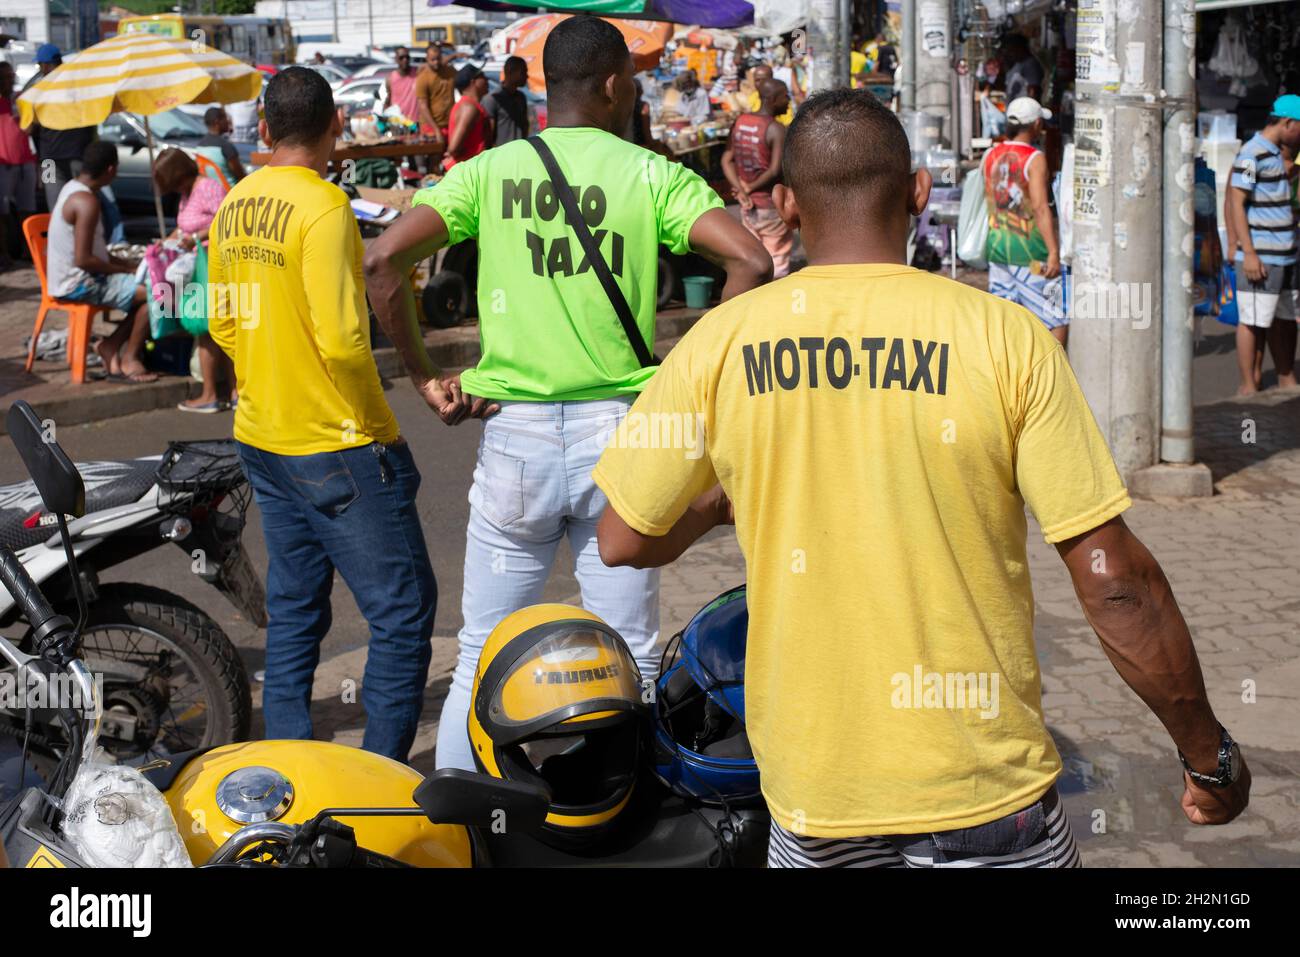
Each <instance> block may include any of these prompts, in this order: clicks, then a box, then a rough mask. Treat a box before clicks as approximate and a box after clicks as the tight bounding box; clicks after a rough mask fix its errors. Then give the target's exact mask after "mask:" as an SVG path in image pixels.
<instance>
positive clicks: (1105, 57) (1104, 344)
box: [1069, 0, 1209, 495]
mask: <svg viewBox="0 0 1300 957" xmlns="http://www.w3.org/2000/svg"><path fill="white" fill-rule="evenodd" d="M1166 6H1168V8H1169V9H1170V10H1171V11H1173V10H1182V9H1184V8H1185V3H1184V0H1079V10H1078V22H1077V37H1078V48H1077V54H1078V61H1077V70H1076V72H1077V80H1076V95H1077V101H1076V108H1075V120H1074V140H1075V165H1074V183H1073V190H1074V262H1073V282H1072V293H1071V298H1070V305H1069V310H1070V363H1071V365H1072V366H1073V368H1074V372H1075V375H1076V376H1077V377H1078V379H1079V384H1080V385H1081V386H1082V388H1083V391H1084V394H1085V396H1087V399H1088V404H1089V405H1090V406H1091V407H1092V411H1093V414H1094V415H1095V416H1096V418H1097V423H1098V425H1100V426H1101V430H1102V434H1103V435H1104V436H1105V437H1106V441H1107V443H1108V444H1109V445H1110V449H1111V452H1112V453H1113V454H1114V456H1115V461H1116V464H1117V465H1118V466H1119V469H1120V472H1121V474H1122V475H1123V476H1124V479H1125V481H1126V482H1128V483H1129V484H1130V487H1131V488H1133V489H1134V490H1135V491H1137V492H1139V493H1145V494H1166V495H1172V494H1183V495H1188V494H1208V493H1209V473H1208V471H1207V470H1204V469H1195V468H1176V467H1172V466H1167V467H1160V468H1157V467H1156V466H1157V465H1158V463H1159V461H1160V457H1161V456H1160V451H1161V422H1162V386H1163V385H1164V384H1165V382H1166V376H1165V375H1164V372H1165V370H1164V369H1163V368H1162V356H1163V353H1164V350H1163V346H1164V342H1165V340H1166V333H1167V332H1169V333H1170V334H1169V335H1168V341H1169V342H1170V347H1171V351H1170V354H1169V356H1168V357H1167V358H1168V360H1169V362H1170V363H1171V366H1170V370H1169V371H1170V376H1169V377H1168V378H1169V380H1170V382H1169V385H1170V389H1169V394H1170V397H1171V400H1172V399H1176V400H1177V402H1178V403H1179V411H1178V412H1177V414H1176V415H1174V416H1173V418H1172V419H1171V420H1170V423H1169V424H1170V428H1171V431H1170V434H1169V438H1170V439H1171V440H1173V447H1174V448H1175V449H1176V451H1177V454H1178V455H1180V456H1181V457H1183V459H1184V460H1186V459H1190V448H1189V447H1188V445H1187V443H1189V442H1190V431H1191V420H1190V419H1191V417H1190V378H1191V345H1190V330H1188V333H1187V336H1186V337H1184V336H1183V335H1182V334H1181V333H1178V332H1177V331H1176V330H1177V327H1178V326H1179V325H1181V324H1184V323H1185V322H1186V319H1185V318H1184V317H1183V315H1182V305H1183V303H1185V302H1188V300H1186V299H1184V298H1183V294H1182V293H1180V294H1179V297H1178V301H1177V302H1174V301H1171V302H1170V303H1169V306H1170V311H1171V316H1170V319H1169V321H1168V322H1166V320H1165V318H1164V315H1165V313H1164V309H1163V305H1164V296H1165V290H1166V289H1167V288H1172V287H1173V286H1175V285H1177V286H1181V285H1182V284H1183V283H1190V279H1191V277H1190V273H1191V266H1190V255H1191V240H1190V237H1191V234H1192V229H1193V227H1192V220H1191V211H1190V206H1188V207H1186V208H1184V207H1183V206H1182V205H1181V203H1179V202H1178V200H1179V199H1181V198H1182V197H1183V196H1186V195H1187V193H1186V190H1187V189H1190V185H1191V183H1190V180H1191V172H1190V168H1187V169H1184V166H1185V164H1184V162H1183V161H1182V157H1183V156H1185V155H1187V156H1189V155H1190V150H1191V129H1190V125H1188V126H1187V127H1186V129H1183V128H1182V123H1181V122H1180V121H1179V116H1180V115H1186V114H1185V113H1181V110H1180V111H1178V112H1175V113H1174V114H1173V116H1172V118H1171V119H1170V120H1169V122H1170V123H1171V124H1173V125H1172V126H1170V132H1171V135H1173V136H1175V137H1176V138H1177V139H1176V142H1172V143H1170V144H1169V147H1170V149H1171V150H1173V151H1174V152H1173V153H1172V154H1167V153H1166V143H1165V130H1166V119H1165V116H1164V108H1165V102H1166V100H1165V95H1164V80H1165V78H1166V70H1165V61H1164V54H1165V50H1164V43H1163V33H1164V29H1165V17H1166V9H1165V8H1166ZM1177 19H1178V20H1179V27H1178V36H1179V47H1180V48H1179V50H1178V51H1176V52H1178V53H1180V54H1181V56H1182V57H1183V59H1179V60H1177V63H1179V64H1181V66H1179V67H1177V69H1178V70H1186V69H1187V66H1186V59H1185V57H1187V56H1188V52H1187V51H1186V49H1184V48H1182V46H1181V44H1182V39H1181V37H1182V31H1183V30H1185V29H1188V24H1187V23H1186V22H1185V21H1184V20H1183V19H1182V17H1181V15H1179V16H1178V18H1177ZM1181 106H1182V109H1186V108H1187V104H1185V103H1184V104H1181ZM1167 162H1169V165H1170V167H1172V176H1171V186H1175V188H1177V187H1176V185H1175V184H1176V183H1177V182H1178V180H1180V179H1182V180H1183V182H1184V186H1183V191H1181V192H1176V193H1174V194H1173V195H1172V196H1171V199H1173V200H1174V201H1175V202H1174V205H1173V206H1172V207H1171V206H1169V205H1167V204H1166V203H1165V196H1164V194H1163V189H1162V179H1163V178H1164V173H1165V170H1166V168H1167V167H1166V163H1167ZM1184 216H1185V217H1186V219H1185V221H1184ZM1171 220H1173V221H1171ZM1157 224H1163V225H1157ZM1183 250H1185V251H1186V252H1185V254H1184V252H1183ZM1166 270H1168V274H1167V273H1166ZM1161 277H1165V278H1163V279H1162V278H1161ZM1171 327H1172V328H1171ZM1179 383H1181V388H1180V387H1179ZM1172 411H1174V409H1173V408H1172V407H1171V412H1172ZM1179 432H1183V433H1185V434H1182V435H1179V434H1178V433H1179Z"/></svg>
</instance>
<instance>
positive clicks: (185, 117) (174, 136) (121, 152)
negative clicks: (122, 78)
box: [99, 109, 253, 216]
mask: <svg viewBox="0 0 1300 957" xmlns="http://www.w3.org/2000/svg"><path fill="white" fill-rule="evenodd" d="M149 128H150V130H151V131H152V132H153V141H154V152H155V153H158V152H161V151H162V150H165V149H167V147H169V146H175V147H179V148H180V149H184V150H186V151H187V152H191V153H192V152H193V149H194V147H195V146H197V145H198V142H199V140H200V139H202V138H203V136H205V135H206V134H207V129H206V128H205V127H204V125H203V121H202V119H199V118H197V117H195V116H192V115H191V114H189V113H186V112H185V111H183V110H179V109H175V110H168V111H167V112H166V113H159V114H157V115H156V116H151V117H149ZM99 138H100V139H102V140H106V141H108V142H110V143H115V144H116V145H117V161H118V167H117V179H115V180H114V181H113V195H114V196H115V197H116V199H117V205H118V208H119V209H121V210H122V212H123V214H125V215H143V214H149V213H152V212H153V183H152V181H151V178H150V176H151V174H150V167H149V147H148V142H149V141H148V138H147V136H146V134H145V129H144V120H143V118H141V117H140V116H137V115H136V114H134V113H111V114H109V117H108V119H106V120H104V122H103V123H100V124H99ZM235 149H237V150H238V151H239V158H240V160H241V161H242V162H243V164H244V169H246V170H248V171H250V172H251V171H252V168H253V163H252V153H253V145H252V144H250V143H236V144H235ZM163 208H164V212H165V213H167V215H169V216H170V215H174V214H175V211H176V199H175V197H171V198H170V199H165V200H164V207H163Z"/></svg>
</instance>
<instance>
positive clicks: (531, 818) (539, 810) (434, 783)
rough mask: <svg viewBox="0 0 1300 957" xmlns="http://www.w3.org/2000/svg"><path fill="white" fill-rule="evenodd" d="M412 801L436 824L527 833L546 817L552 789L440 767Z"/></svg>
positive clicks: (425, 780)
mask: <svg viewBox="0 0 1300 957" xmlns="http://www.w3.org/2000/svg"><path fill="white" fill-rule="evenodd" d="M414 797H415V803H416V804H417V805H419V808H420V810H421V811H423V812H424V813H425V815H426V816H427V817H428V818H429V820H430V821H432V822H433V823H435V824H464V825H466V826H468V827H485V828H486V827H490V828H496V829H498V830H500V829H502V828H504V829H506V830H507V831H516V832H518V833H528V832H529V831H535V830H537V829H538V828H539V827H541V826H542V824H543V823H544V822H545V821H546V812H547V810H548V809H549V808H550V806H551V792H550V791H549V790H547V789H546V788H544V787H542V786H541V785H535V784H523V783H521V782H518V781H502V780H500V779H499V778H494V777H491V776H490V775H487V774H476V773H475V772H473V771H462V770H460V769H459V768H443V769H442V770H440V771H434V772H433V773H432V774H431V775H429V776H428V777H427V778H425V779H424V780H423V781H421V782H420V786H419V787H418V788H416V789H415V795H414Z"/></svg>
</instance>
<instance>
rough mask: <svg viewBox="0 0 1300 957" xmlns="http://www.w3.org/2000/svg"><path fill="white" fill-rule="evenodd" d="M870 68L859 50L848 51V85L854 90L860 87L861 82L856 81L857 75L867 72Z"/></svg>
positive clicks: (864, 55) (865, 56) (863, 54)
mask: <svg viewBox="0 0 1300 957" xmlns="http://www.w3.org/2000/svg"><path fill="white" fill-rule="evenodd" d="M869 66H870V63H869V61H868V60H867V55H866V54H865V53H863V52H861V51H860V50H850V51H849V85H850V86H852V87H853V88H854V89H855V90H856V89H857V88H858V87H860V86H862V81H861V80H859V79H858V74H859V73H865V72H867V68H868V67H869Z"/></svg>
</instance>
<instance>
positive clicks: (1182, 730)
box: [1056, 517, 1250, 824]
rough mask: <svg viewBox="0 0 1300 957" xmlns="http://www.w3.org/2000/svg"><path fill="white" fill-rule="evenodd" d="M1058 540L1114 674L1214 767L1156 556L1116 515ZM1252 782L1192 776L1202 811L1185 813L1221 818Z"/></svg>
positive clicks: (1186, 748) (1182, 625)
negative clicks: (1215, 783)
mask: <svg viewBox="0 0 1300 957" xmlns="http://www.w3.org/2000/svg"><path fill="white" fill-rule="evenodd" d="M1056 548H1057V551H1058V552H1059V553H1060V555H1061V558H1062V559H1063V560H1064V561H1065V565H1066V568H1068V569H1069V572H1070V578H1071V579H1072V580H1073V581H1074V590H1075V593H1076V594H1077V595H1078V596H1079V603H1080V604H1081V605H1082V606H1083V613H1084V615H1085V616H1086V617H1087V619H1088V623H1089V624H1090V625H1092V628H1093V631H1095V632H1096V633H1097V637H1098V638H1099V639H1100V641H1101V646H1102V648H1103V650H1104V651H1105V652H1106V656H1107V657H1108V658H1109V659H1110V661H1111V664H1112V665H1114V667H1115V670H1116V671H1117V672H1118V673H1119V676H1120V677H1121V678H1123V679H1124V682H1125V684H1127V685H1128V686H1129V687H1130V688H1132V689H1133V691H1134V693H1136V694H1137V696H1138V697H1139V698H1141V699H1142V700H1143V702H1145V703H1146V706H1147V707H1148V708H1150V709H1151V711H1152V713H1154V714H1155V716H1156V717H1157V718H1158V719H1159V720H1160V723H1161V724H1163V725H1164V726H1165V730H1167V731H1168V732H1169V736H1170V737H1171V738H1172V739H1173V741H1174V744H1175V745H1176V746H1177V747H1178V749H1179V750H1180V751H1182V752H1183V754H1184V755H1185V756H1186V758H1187V760H1188V762H1189V763H1190V764H1191V766H1192V767H1193V768H1194V769H1196V770H1197V771H1200V772H1202V773H1206V774H1212V773H1214V771H1215V769H1216V766H1217V764H1218V749H1219V742H1220V736H1219V722H1218V721H1217V720H1216V719H1215V716H1214V709H1213V708H1211V707H1210V701H1209V698H1208V697H1207V696H1206V693H1205V680H1204V678H1203V677H1202V675H1201V665H1200V662H1199V661H1198V660H1197V657H1196V649H1195V648H1194V647H1193V645H1192V638H1191V635H1190V633H1189V632H1188V630H1187V623H1186V622H1185V621H1184V620H1183V615H1182V612H1181V611H1179V609H1178V603H1177V602H1176V601H1175V600H1174V595H1173V591H1172V589H1171V588H1170V587H1169V581H1168V580H1167V579H1166V578H1165V575H1164V572H1163V571H1161V569H1160V566H1159V565H1158V564H1157V563H1156V560H1155V559H1154V558H1153V557H1152V556H1151V553H1150V552H1149V551H1147V549H1146V547H1145V546H1144V545H1143V544H1142V543H1141V542H1140V541H1138V539H1137V537H1136V536H1135V535H1134V534H1133V533H1132V532H1131V531H1129V528H1128V526H1127V525H1125V524H1124V520H1123V519H1121V518H1118V517H1116V518H1113V519H1111V520H1110V521H1109V522H1106V523H1105V524H1103V525H1100V526H1098V527H1097V528H1095V529H1093V530H1092V531H1090V532H1088V533H1086V534H1084V535H1080V536H1078V537H1076V538H1072V539H1068V540H1067V541H1064V542H1060V543H1058V544H1057V546H1056ZM1249 789H1250V775H1249V772H1247V771H1243V772H1242V777H1241V779H1239V780H1238V782H1236V783H1235V784H1234V785H1232V786H1230V787H1227V788H1201V787H1195V788H1193V787H1192V786H1191V785H1190V783H1189V786H1188V791H1189V794H1190V795H1191V800H1192V801H1193V803H1194V804H1195V806H1196V809H1197V810H1198V812H1201V813H1202V814H1203V818H1204V819H1203V820H1197V818H1196V817H1194V816H1193V812H1192V811H1191V810H1188V817H1189V818H1191V819H1192V820H1193V821H1195V822H1196V823H1208V824H1219V823H1226V822H1227V821H1230V820H1232V818H1234V817H1236V816H1237V815H1238V814H1240V813H1241V811H1242V809H1244V808H1245V806H1246V802H1247V800H1248V799H1249V793H1250V792H1249ZM1187 805H1188V798H1185V799H1184V807H1185V808H1186V807H1187Z"/></svg>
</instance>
